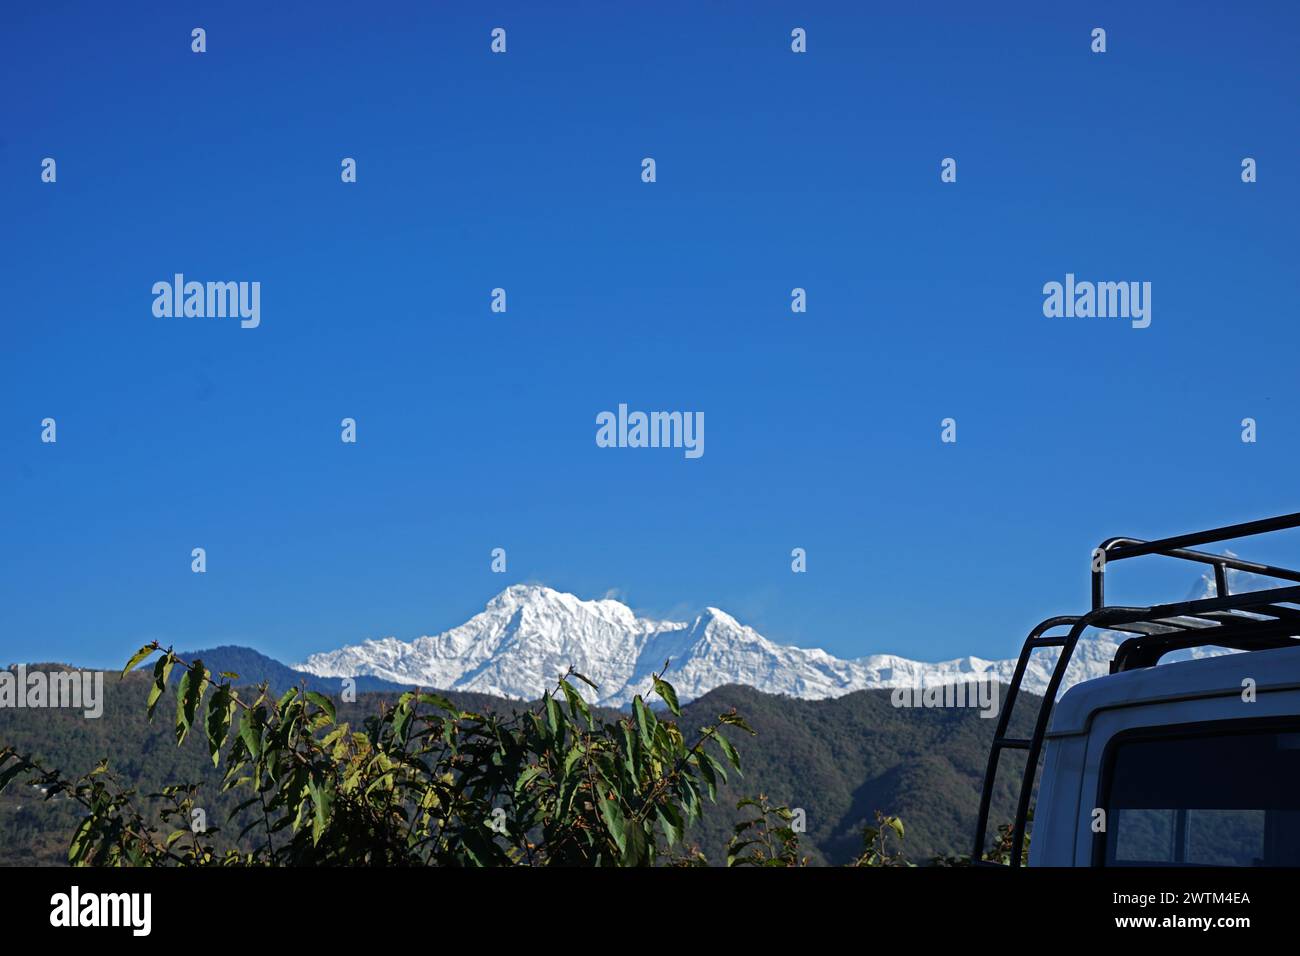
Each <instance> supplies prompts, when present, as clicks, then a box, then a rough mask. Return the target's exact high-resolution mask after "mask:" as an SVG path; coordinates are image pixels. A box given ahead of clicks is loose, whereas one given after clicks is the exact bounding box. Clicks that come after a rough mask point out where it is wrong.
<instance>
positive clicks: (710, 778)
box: [695, 751, 718, 803]
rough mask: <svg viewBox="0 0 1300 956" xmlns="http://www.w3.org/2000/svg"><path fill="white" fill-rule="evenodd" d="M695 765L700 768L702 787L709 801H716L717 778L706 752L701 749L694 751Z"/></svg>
mask: <svg viewBox="0 0 1300 956" xmlns="http://www.w3.org/2000/svg"><path fill="white" fill-rule="evenodd" d="M695 765H696V766H697V767H699V768H700V776H701V777H703V778H704V787H705V789H706V790H707V791H708V794H709V802H710V803H717V802H718V778H717V775H716V774H715V773H714V772H713V763H712V761H710V760H709V757H708V754H705V753H703V752H701V751H696V753H695Z"/></svg>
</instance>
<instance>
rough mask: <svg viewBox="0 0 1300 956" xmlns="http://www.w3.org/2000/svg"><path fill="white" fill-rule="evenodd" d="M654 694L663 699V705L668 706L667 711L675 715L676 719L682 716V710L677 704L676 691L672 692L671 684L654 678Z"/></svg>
mask: <svg viewBox="0 0 1300 956" xmlns="http://www.w3.org/2000/svg"><path fill="white" fill-rule="evenodd" d="M655 693H656V694H658V695H659V696H660V697H662V698H663V699H664V703H665V704H667V705H668V709H669V710H671V711H672V712H673V713H674V714H675V715H677V716H678V717H680V716H681V715H682V709H681V707H679V706H678V704H677V691H675V690H673V685H672V684H670V683H668V681H666V680H661V679H660V678H658V677H656V678H655Z"/></svg>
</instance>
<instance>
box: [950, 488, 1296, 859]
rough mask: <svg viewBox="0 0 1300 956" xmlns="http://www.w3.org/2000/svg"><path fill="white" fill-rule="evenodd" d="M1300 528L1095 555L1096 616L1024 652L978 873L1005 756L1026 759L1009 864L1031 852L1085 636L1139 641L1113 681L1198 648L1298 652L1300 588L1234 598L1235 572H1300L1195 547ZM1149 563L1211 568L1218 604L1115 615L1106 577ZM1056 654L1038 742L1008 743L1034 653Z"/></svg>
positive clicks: (995, 749)
mask: <svg viewBox="0 0 1300 956" xmlns="http://www.w3.org/2000/svg"><path fill="white" fill-rule="evenodd" d="M1296 527H1300V512H1298V513H1295V514H1289V515H1281V516H1279V517H1276V518H1265V519H1263V520H1260V521H1249V522H1246V523H1244V524H1235V525H1229V526H1228V527H1225V528H1215V529H1212V530H1210V531H1198V532H1195V533H1192V534H1183V535H1177V536H1175V537H1172V538H1163V539H1161V540H1158V541H1140V540H1138V539H1137V538H1109V539H1108V540H1106V541H1103V542H1102V543H1101V544H1100V545H1099V546H1098V547H1097V548H1096V549H1095V550H1094V551H1093V553H1092V609H1091V610H1090V611H1088V612H1087V613H1086V614H1080V615H1065V616H1061V617H1051V618H1048V619H1047V620H1046V621H1043V622H1042V623H1041V624H1039V625H1038V626H1037V627H1035V628H1034V629H1033V630H1032V631H1030V632H1029V636H1028V637H1026V638H1025V644H1024V647H1022V648H1021V650H1020V657H1019V659H1018V660H1017V661H1016V669H1015V671H1014V673H1013V674H1012V677H1011V686H1010V688H1009V690H1008V691H1007V699H1006V702H1005V703H1004V704H1003V706H1002V708H1001V711H1000V713H999V714H998V723H997V729H996V730H995V731H994V734H993V745H992V747H991V748H990V749H989V762H988V769H987V770H986V771H985V773H984V787H983V790H982V792H981V793H980V807H979V816H978V818H977V820H976V824H975V850H974V853H973V854H972V855H971V861H972V862H973V863H975V864H977V865H978V864H979V863H980V862H981V861H982V858H983V855H984V851H985V845H984V844H985V837H986V835H987V830H988V819H989V805H990V803H991V801H992V796H993V784H994V780H995V776H996V774H997V768H998V758H999V756H1000V755H1001V753H1002V751H1003V750H1024V751H1027V752H1028V756H1027V758H1026V760H1025V769H1024V774H1023V776H1022V778H1021V781H1020V795H1019V800H1018V802H1017V804H1016V816H1015V821H1014V822H1013V824H1012V827H1013V829H1012V834H1011V837H1012V843H1011V854H1010V863H1011V865H1012V866H1019V865H1020V858H1021V855H1022V851H1023V848H1024V843H1025V822H1026V819H1027V817H1028V815H1029V801H1030V797H1031V794H1032V792H1033V787H1034V777H1035V775H1036V774H1037V770H1038V759H1039V756H1040V755H1041V753H1042V749H1043V739H1044V737H1045V736H1046V734H1047V725H1048V720H1049V719H1050V717H1051V714H1052V708H1053V705H1054V704H1055V701H1056V695H1057V693H1058V692H1059V691H1060V688H1061V682H1062V680H1063V679H1064V677H1065V672H1066V669H1067V668H1068V667H1069V665H1070V658H1071V655H1072V654H1073V653H1074V647H1075V645H1076V644H1077V643H1078V641H1079V637H1080V635H1081V634H1082V633H1083V632H1084V630H1086V629H1087V628H1089V627H1094V628H1101V629H1105V630H1111V631H1121V632H1124V633H1128V634H1132V635H1134V636H1133V637H1130V638H1128V639H1127V640H1125V641H1124V642H1123V643H1122V644H1120V646H1119V647H1118V649H1117V650H1116V652H1115V657H1114V659H1113V660H1112V661H1111V664H1110V672H1111V673H1112V674H1115V673H1119V672H1120V671H1127V670H1134V669H1136V668H1140V667H1152V666H1154V665H1155V664H1156V663H1157V662H1158V661H1159V660H1160V658H1161V657H1163V656H1164V655H1166V654H1168V653H1171V652H1173V651H1176V650H1185V649H1187V648H1191V647H1205V646H1213V647H1225V648H1230V649H1233V650H1242V651H1254V650H1265V649H1269V648H1276V647H1288V646H1291V645H1295V646H1297V647H1300V638H1297V635H1300V607H1291V606H1290V605H1292V604H1300V584H1297V585H1294V586H1288V587H1276V588H1268V589H1265V590H1261V591H1247V592H1243V593H1241V594H1232V593H1231V590H1230V588H1229V587H1228V571H1230V570H1232V571H1248V572H1250V573H1252V574H1258V575H1262V576H1265V577H1271V578H1277V579H1279V580H1282V581H1295V582H1300V571H1296V570H1293V569H1291V568H1279V567H1273V566H1271V565H1267V564H1258V563H1256V562H1254V561H1244V560H1242V559H1240V558H1237V557H1234V556H1231V555H1218V554H1208V553H1206V552H1203V551H1191V550H1188V549H1189V548H1192V547H1195V546H1197V545H1202V544H1211V543H1213V542H1217V541H1228V540H1231V539H1234V538H1245V537H1250V536H1253V535H1258V534H1267V533H1269V532H1272V531H1282V530H1285V529H1287V528H1296ZM1144 555H1160V556H1163V557H1168V558H1177V559H1180V560H1184V561H1193V562H1196V563H1198V564H1207V565H1210V566H1211V567H1213V569H1214V583H1215V596H1214V597H1212V598H1202V599H1200V600H1192V601H1181V602H1178V603H1176V604H1155V605H1152V606H1150V607H1107V606H1106V602H1105V584H1106V567H1107V566H1108V565H1110V564H1113V563H1114V562H1116V561H1123V560H1126V559H1128V558H1137V557H1142V556H1144ZM1058 628H1068V631H1066V632H1065V633H1057V634H1049V632H1051V631H1056V630H1057V629H1058ZM1051 647H1055V648H1060V651H1061V653H1060V656H1059V657H1058V658H1057V660H1056V663H1055V665H1054V666H1053V668H1052V675H1051V678H1050V679H1049V681H1048V683H1047V689H1046V691H1045V692H1044V694H1043V699H1042V701H1041V703H1040V704H1039V709H1038V716H1037V719H1036V720H1035V721H1034V733H1033V736H1032V737H1030V738H1028V739H1025V738H1013V737H1008V736H1007V727H1008V725H1009V723H1010V720H1011V713H1012V711H1013V709H1014V707H1015V702H1016V697H1017V695H1018V694H1019V692H1020V684H1021V681H1022V680H1023V679H1024V676H1025V668H1026V666H1027V665H1028V663H1029V658H1030V656H1031V655H1032V654H1033V652H1034V651H1035V650H1038V649H1040V648H1051ZM991 865H997V864H991Z"/></svg>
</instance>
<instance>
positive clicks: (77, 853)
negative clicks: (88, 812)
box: [68, 816, 95, 866]
mask: <svg viewBox="0 0 1300 956" xmlns="http://www.w3.org/2000/svg"><path fill="white" fill-rule="evenodd" d="M94 822H95V818H94V817H93V816H90V817H86V819H84V820H82V821H81V824H80V825H79V826H78V827H77V830H76V832H75V833H73V834H72V840H71V842H69V843H68V862H69V863H71V864H72V865H73V866H77V865H78V864H80V863H81V858H82V855H83V854H85V852H86V850H87V844H86V840H87V839H88V838H89V836H90V827H91V824H93V823H94Z"/></svg>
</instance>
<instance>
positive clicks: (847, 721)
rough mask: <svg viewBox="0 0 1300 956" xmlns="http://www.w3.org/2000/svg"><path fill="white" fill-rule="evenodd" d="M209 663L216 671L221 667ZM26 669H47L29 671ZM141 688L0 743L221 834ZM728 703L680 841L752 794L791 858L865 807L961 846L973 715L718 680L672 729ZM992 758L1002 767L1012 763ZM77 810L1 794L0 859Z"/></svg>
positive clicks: (193, 773) (835, 857)
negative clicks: (172, 806)
mask: <svg viewBox="0 0 1300 956" xmlns="http://www.w3.org/2000/svg"><path fill="white" fill-rule="evenodd" d="M250 653H251V652H250ZM213 663H214V664H216V666H219V667H222V668H224V667H226V666H227V662H226V661H222V662H220V663H218V662H217V661H215V660H214V661H213ZM244 663H246V664H252V665H255V664H256V663H257V662H256V661H255V660H252V659H250V660H247V661H245V662H244ZM37 666H40V667H42V668H49V667H51V666H53V665H31V667H32V668H35V667H37ZM286 670H287V669H286ZM241 673H242V672H241ZM259 676H265V675H259ZM149 686H150V678H149V676H148V674H147V673H146V672H144V671H140V672H136V673H133V674H131V675H130V676H129V677H128V678H127V679H126V680H121V681H119V680H118V678H117V676H116V675H113V674H110V675H107V676H106V679H105V697H106V700H105V703H104V713H103V716H102V717H101V718H100V719H98V720H88V719H85V718H84V717H82V716H81V713H80V712H79V711H75V712H74V711H68V710H54V709H45V710H25V709H22V710H18V709H0V746H3V745H6V744H8V745H13V746H15V747H16V748H18V749H19V751H20V752H27V751H31V752H33V753H35V754H36V755H38V756H39V757H40V758H41V760H42V761H43V762H45V763H46V764H47V765H48V766H50V767H57V768H59V769H61V770H63V771H64V772H65V774H67V775H73V776H75V775H78V774H81V773H84V772H86V771H88V770H90V769H92V768H93V767H94V766H95V764H96V763H98V762H99V761H100V760H101V759H104V758H107V759H108V762H109V767H110V769H111V770H112V771H113V772H114V773H117V774H118V775H120V777H121V778H122V779H124V780H127V781H130V782H132V784H133V785H134V786H135V787H137V789H138V790H139V792H140V793H141V794H142V795H144V794H149V793H154V792H156V791H158V790H159V789H161V788H162V787H163V786H164V785H167V784H176V783H202V784H203V785H204V786H203V790H202V791H201V793H202V794H203V797H202V799H201V800H200V802H199V805H200V806H202V807H203V808H204V810H205V812H206V813H207V818H208V825H209V827H220V828H221V829H222V830H223V832H225V833H227V834H228V835H229V836H231V837H232V838H233V837H234V836H235V835H236V834H237V833H238V832H239V830H240V829H241V828H242V824H243V823H244V822H245V821H244V820H243V819H241V818H239V817H237V818H236V820H235V822H234V823H233V824H232V825H227V823H226V817H227V815H228V814H229V812H230V811H231V810H232V809H233V808H234V807H235V806H236V805H237V803H238V802H239V800H240V799H242V795H241V796H240V797H236V796H234V795H232V794H221V793H219V791H218V788H217V781H218V780H219V777H220V775H219V773H218V772H217V771H215V770H214V769H213V767H212V763H211V761H210V760H209V758H208V754H207V751H206V749H205V747H204V746H203V745H202V743H201V742H200V741H198V740H194V739H191V740H189V741H188V742H187V743H186V744H185V746H183V747H181V748H177V746H176V744H175V738H174V736H173V727H172V719H171V718H172V711H173V710H174V707H173V706H172V705H171V703H170V701H164V702H163V704H161V705H160V707H159V714H158V717H157V718H156V720H155V722H154V724H153V725H152V726H151V725H150V724H149V723H148V722H147V720H146V717H145V700H146V697H147V694H148V690H149ZM396 696H397V695H396V693H392V692H382V693H378V692H376V693H363V694H361V695H360V697H359V699H358V700H357V702H356V703H353V704H340V705H339V719H340V720H346V721H350V722H352V723H353V724H354V725H359V724H360V723H361V719H362V718H363V716H364V715H365V714H369V713H374V712H375V711H377V710H378V709H379V707H380V706H381V704H383V703H391V702H392V701H393V700H395V699H396ZM447 696H449V697H451V698H452V699H453V700H454V701H455V702H456V703H457V705H458V706H460V707H464V708H466V709H472V710H478V711H488V710H499V711H506V712H508V711H510V710H513V709H518V708H521V707H523V706H524V705H523V704H521V703H519V702H517V701H506V700H501V699H498V698H492V697H487V696H484V695H477V694H459V693H458V694H449V695H447ZM732 707H734V708H735V709H736V710H737V711H738V712H739V713H740V714H741V715H743V716H744V717H745V719H746V720H747V721H748V722H749V724H750V725H751V726H752V727H753V728H754V730H755V731H757V736H755V737H749V736H747V735H740V736H738V737H736V738H735V739H736V746H737V749H738V750H739V751H740V755H741V759H742V763H743V766H744V768H745V775H744V777H743V778H741V779H737V778H736V777H735V776H734V774H733V775H732V778H731V780H730V781H729V782H728V783H727V784H725V785H723V786H721V787H720V788H719V793H718V803H717V805H716V806H713V807H709V808H708V809H707V811H706V813H705V816H704V819H703V821H702V822H701V823H699V824H697V825H696V826H695V827H694V828H693V829H692V831H691V832H689V833H688V835H687V839H688V841H692V840H693V841H695V842H698V843H699V845H700V847H701V849H703V851H704V852H705V854H706V855H707V856H708V858H709V860H710V861H712V862H715V863H720V862H722V861H723V860H724V859H725V853H724V852H723V848H724V846H725V844H726V841H727V838H728V836H729V835H730V832H731V826H732V823H733V822H734V821H735V820H737V819H739V814H738V813H737V812H736V810H735V803H736V801H737V800H738V799H740V797H742V796H755V795H757V794H759V793H764V794H766V795H767V796H768V797H769V798H770V800H771V801H772V802H774V803H777V804H786V805H788V806H790V807H791V808H798V809H802V810H803V811H804V817H805V819H806V825H807V832H806V834H804V838H803V841H802V843H803V852H805V853H806V854H807V855H808V856H809V857H811V860H812V862H814V863H844V862H847V861H848V860H849V859H851V858H852V857H853V856H854V855H856V853H857V852H858V850H859V849H860V845H861V833H862V828H863V825H864V824H866V823H868V822H869V821H871V820H872V819H873V818H874V811H875V810H877V809H879V810H883V811H885V812H887V813H891V814H897V815H898V816H900V817H901V818H902V819H903V820H904V822H905V823H906V825H907V839H906V845H905V848H906V851H907V853H908V856H909V857H910V858H911V859H912V860H914V861H916V862H920V863H924V862H926V861H928V860H929V858H930V857H932V856H935V855H947V854H957V853H968V852H969V849H970V847H969V840H970V834H971V831H972V829H973V824H974V814H975V808H976V805H977V802H978V788H979V783H980V780H981V778H982V775H983V772H984V763H985V759H986V757H987V753H988V744H989V741H990V740H991V738H992V733H993V724H994V721H993V720H991V719H983V718H981V717H980V716H979V712H978V711H976V710H973V709H899V708H895V707H893V706H892V705H891V702H890V693H889V691H885V690H878V691H860V692H857V693H854V694H850V695H848V696H846V697H841V698H838V699H834V700H824V701H802V700H794V699H790V698H785V697H776V696H772V695H768V694H763V693H760V692H758V691H755V690H753V689H751V688H746V687H738V686H729V687H723V688H719V689H717V690H715V691H712V692H710V693H708V694H706V695H705V696H703V697H701V698H699V699H698V700H696V701H693V702H691V703H690V704H688V705H686V706H685V707H683V714H682V718H681V723H682V725H683V729H684V730H686V731H694V730H695V729H697V728H698V727H699V726H701V725H703V724H705V723H706V722H708V721H710V720H712V719H713V718H716V716H717V715H718V714H719V713H722V712H724V711H727V710H729V709H730V708H732ZM1027 710H1028V708H1025V709H1021V711H1020V713H1019V714H1018V715H1017V716H1018V719H1017V720H1016V721H1014V722H1013V730H1012V733H1013V734H1014V735H1026V734H1027V731H1028V727H1027V724H1028V719H1029V714H1028V713H1027V712H1026V711H1027ZM1004 759H1005V760H1007V761H1008V768H1007V769H1008V770H1009V769H1010V767H1011V763H1010V762H1011V761H1013V760H1015V759H1016V757H1015V756H1012V757H1007V758H1004ZM1012 780H1013V774H1012V773H1004V774H1003V775H1002V787H1001V789H1000V792H999V794H998V799H997V803H996V804H995V808H994V813H993V821H994V822H995V823H996V822H1000V821H1004V820H1008V819H1010V816H1011V799H1012V794H1011V784H1012ZM142 802H147V801H142ZM79 810H80V807H78V806H75V805H73V804H71V803H70V801H68V800H67V799H66V798H56V799H54V800H50V801H46V800H44V799H43V796H42V794H41V793H40V792H39V791H38V790H37V789H34V788H31V787H28V786H16V787H10V789H9V790H7V791H6V792H5V793H4V794H3V795H0V864H3V865H15V864H18V865H21V864H33V863H39V864H44V865H51V864H60V863H62V862H64V860H65V854H66V850H67V844H68V840H69V837H70V836H71V834H72V831H73V829H74V827H75V825H76V821H77V819H79V812H78V811H79Z"/></svg>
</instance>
